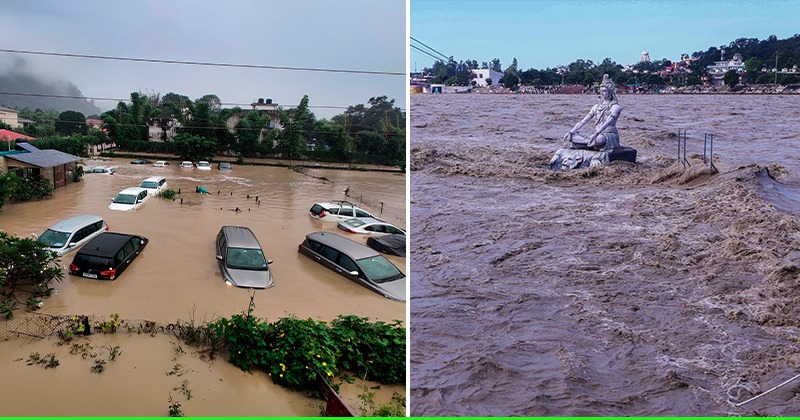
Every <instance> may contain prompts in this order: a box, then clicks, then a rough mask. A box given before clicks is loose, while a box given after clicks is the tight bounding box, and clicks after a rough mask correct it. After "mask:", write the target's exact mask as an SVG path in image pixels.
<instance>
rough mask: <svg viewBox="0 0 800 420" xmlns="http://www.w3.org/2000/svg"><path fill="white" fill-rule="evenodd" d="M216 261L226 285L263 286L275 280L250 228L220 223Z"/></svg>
mask: <svg viewBox="0 0 800 420" xmlns="http://www.w3.org/2000/svg"><path fill="white" fill-rule="evenodd" d="M216 247H217V261H219V268H220V271H222V280H224V281H225V283H226V284H228V285H230V286H236V287H248V288H254V289H266V288H268V287H272V286H273V285H274V284H275V280H274V279H273V278H272V271H271V270H270V269H269V265H270V264H272V260H268V259H266V258H265V257H264V251H263V250H262V249H261V244H259V243H258V239H256V235H255V234H254V233H253V231H252V230H250V228H247V227H242V226H223V227H222V229H220V230H219V233H218V234H217V242H216Z"/></svg>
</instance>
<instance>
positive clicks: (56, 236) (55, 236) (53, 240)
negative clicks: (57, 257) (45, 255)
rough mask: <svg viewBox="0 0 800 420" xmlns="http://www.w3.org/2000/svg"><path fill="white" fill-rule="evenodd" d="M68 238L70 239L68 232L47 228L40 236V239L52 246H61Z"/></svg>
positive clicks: (41, 241)
mask: <svg viewBox="0 0 800 420" xmlns="http://www.w3.org/2000/svg"><path fill="white" fill-rule="evenodd" d="M67 239H69V233H68V232H58V231H55V230H52V229H47V230H46V231H45V232H44V233H43V234H42V236H40V237H39V239H38V241H39V242H40V243H42V244H44V245H47V246H49V247H52V248H61V247H62V246H64V245H66V244H67Z"/></svg>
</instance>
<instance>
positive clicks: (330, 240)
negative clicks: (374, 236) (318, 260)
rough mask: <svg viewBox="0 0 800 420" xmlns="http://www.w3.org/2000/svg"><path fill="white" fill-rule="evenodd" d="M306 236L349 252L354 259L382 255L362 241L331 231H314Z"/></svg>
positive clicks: (346, 252)
mask: <svg viewBox="0 0 800 420" xmlns="http://www.w3.org/2000/svg"><path fill="white" fill-rule="evenodd" d="M306 238H308V239H311V240H314V241H317V242H319V243H321V244H324V245H328V246H331V247H333V248H336V249H337V250H339V251H341V252H343V253H345V254H347V255H348V256H350V257H351V258H353V259H354V260H360V259H363V258H370V257H374V256H376V255H381V254H380V253H379V252H378V251H375V250H374V249H372V248H368V247H366V246H364V245H361V244H360V243H358V242H356V241H353V240H351V239H347V238H345V237H343V236H339V235H337V234H335V233H330V232H313V233H309V234H308V235H306Z"/></svg>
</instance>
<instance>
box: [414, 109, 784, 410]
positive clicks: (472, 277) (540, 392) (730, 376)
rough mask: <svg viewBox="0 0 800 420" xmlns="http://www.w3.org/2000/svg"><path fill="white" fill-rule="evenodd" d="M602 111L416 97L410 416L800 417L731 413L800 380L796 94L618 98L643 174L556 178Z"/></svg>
mask: <svg viewBox="0 0 800 420" xmlns="http://www.w3.org/2000/svg"><path fill="white" fill-rule="evenodd" d="M597 100H598V99H597V98H596V97H595V96H590V95H552V96H551V95H488V94H487V95H457V94H456V95H412V97H411V112H410V116H411V169H412V172H411V199H410V200H411V202H410V206H411V226H413V227H414V229H413V232H412V242H411V256H412V257H411V276H412V278H413V282H412V283H411V296H412V300H411V308H410V311H411V334H410V335H411V355H410V357H411V365H410V366H411V367H410V369H411V390H410V395H411V400H410V406H411V414H412V415H427V416H440V415H514V416H517V415H523V416H552V415H556V416H592V415H601V416H606V415H618V416H631V415H634V416H636V415H648V416H649V415H661V416H663V415H668V416H683V415H726V416H727V415H737V416H738V415H797V414H798V413H800V396H798V395H799V394H798V390H799V389H800V388H798V387H800V383H798V382H794V383H791V384H789V385H787V386H784V387H782V388H780V389H778V390H776V391H774V392H772V393H770V394H768V395H766V396H764V397H762V398H759V399H757V400H755V401H752V402H749V403H747V404H744V405H741V406H738V407H737V406H736V404H737V403H740V402H743V401H745V400H746V399H748V398H750V397H752V396H755V395H757V394H759V393H761V392H764V391H766V390H768V389H770V388H771V387H773V386H775V385H778V384H780V383H781V382H783V381H785V380H787V379H790V378H792V377H793V376H795V375H796V374H798V373H800V355H798V353H797V346H798V341H800V306H798V305H799V304H800V287H799V286H800V269H799V268H798V267H799V266H800V252H798V250H800V230H798V228H799V227H800V225H799V224H798V216H799V215H800V187H799V185H800V183H798V180H800V147H798V146H800V145H799V144H798V143H800V115H799V114H798V109H800V96H765V95H762V96H756V95H705V96H703V95H623V96H620V104H621V105H622V107H623V111H622V116H621V117H620V120H619V123H618V124H617V127H618V128H619V131H620V135H621V137H620V142H621V144H622V145H623V146H629V147H633V148H635V149H637V150H638V164H636V165H632V164H627V163H612V164H610V165H607V166H604V167H599V168H589V169H584V170H577V171H573V172H563V173H554V172H551V171H549V170H547V169H546V167H547V164H548V161H549V159H550V157H551V156H552V155H553V153H554V152H555V150H556V149H557V148H558V147H559V145H560V144H561V141H562V140H561V139H562V137H563V135H564V133H566V132H567V130H569V129H570V128H572V127H573V126H574V125H575V123H577V122H578V121H579V120H580V119H581V118H583V116H584V115H586V113H587V112H588V111H589V108H590V107H591V106H592V105H593V104H594V103H596V102H597ZM679 129H680V130H686V132H687V133H688V135H687V144H686V157H687V160H688V163H689V164H690V166H688V167H684V165H682V164H681V163H680V161H679V160H678V143H677V142H678V138H677V136H676V133H677V131H678V130H679ZM705 133H711V134H713V135H714V144H713V162H714V165H715V166H716V168H717V169H718V170H719V172H718V173H714V172H712V171H710V170H709V169H708V163H706V164H704V163H703V151H704V134H705ZM706 147H707V149H706V150H707V154H706V157H707V159H708V158H710V157H711V156H710V153H708V152H710V147H711V145H710V143H709V144H706ZM681 157H682V154H681ZM707 162H708V160H707Z"/></svg>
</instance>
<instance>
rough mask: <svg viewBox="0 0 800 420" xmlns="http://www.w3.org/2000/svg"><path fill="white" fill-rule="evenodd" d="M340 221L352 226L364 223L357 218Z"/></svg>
mask: <svg viewBox="0 0 800 420" xmlns="http://www.w3.org/2000/svg"><path fill="white" fill-rule="evenodd" d="M342 223H344V224H345V225H347V226H350V227H354V228H357V227H361V226H364V225H366V223H364V221H363V220H358V219H349V220H344V221H342Z"/></svg>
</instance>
